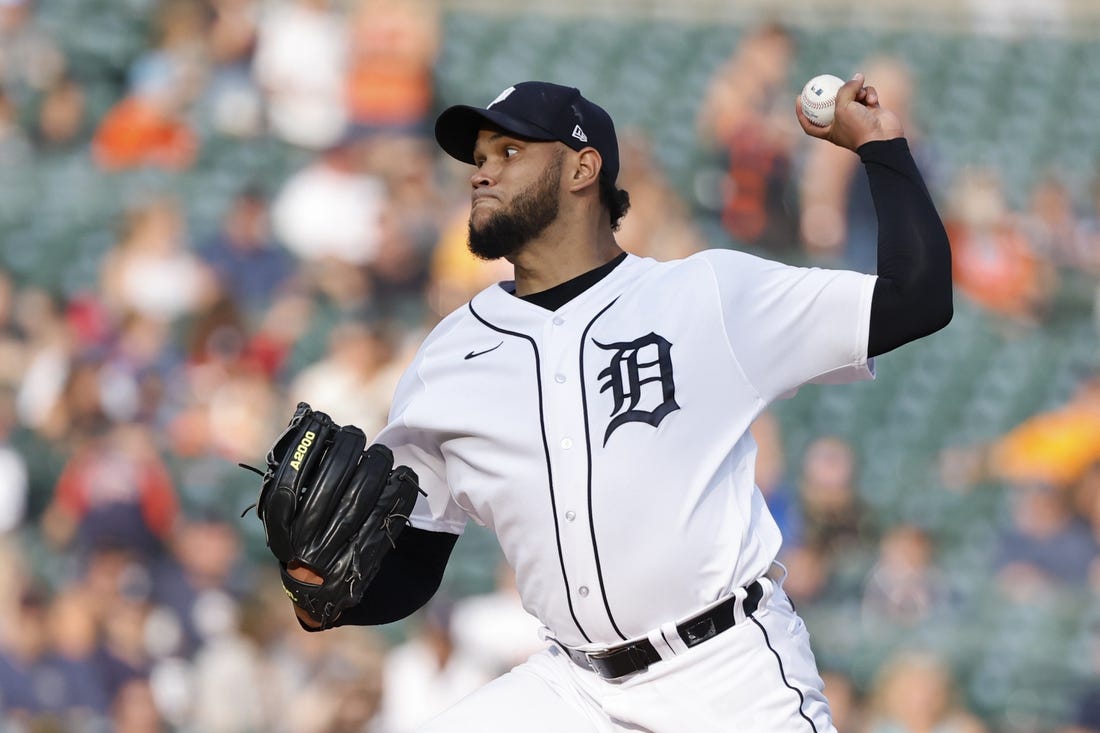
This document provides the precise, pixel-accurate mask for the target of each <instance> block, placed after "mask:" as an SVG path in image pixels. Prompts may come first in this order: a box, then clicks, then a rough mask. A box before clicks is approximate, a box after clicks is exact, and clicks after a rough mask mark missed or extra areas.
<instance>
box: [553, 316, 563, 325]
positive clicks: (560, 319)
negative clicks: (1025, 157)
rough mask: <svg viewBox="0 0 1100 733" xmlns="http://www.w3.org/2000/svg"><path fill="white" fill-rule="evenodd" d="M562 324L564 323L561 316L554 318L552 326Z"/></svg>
mask: <svg viewBox="0 0 1100 733" xmlns="http://www.w3.org/2000/svg"><path fill="white" fill-rule="evenodd" d="M563 323H565V319H564V318H562V317H561V316H554V325H555V326H560V325H561V324H563Z"/></svg>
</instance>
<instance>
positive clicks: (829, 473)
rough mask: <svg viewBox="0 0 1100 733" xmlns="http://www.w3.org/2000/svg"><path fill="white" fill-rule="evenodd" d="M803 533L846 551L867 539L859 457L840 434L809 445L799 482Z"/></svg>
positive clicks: (813, 540) (817, 542) (814, 541)
mask: <svg viewBox="0 0 1100 733" xmlns="http://www.w3.org/2000/svg"><path fill="white" fill-rule="evenodd" d="M798 492H799V499H800V503H801V513H802V518H803V530H802V531H803V536H804V538H805V541H806V542H808V543H810V544H813V545H815V546H818V547H824V548H827V549H829V550H830V551H831V550H843V549H845V548H847V547H852V546H858V545H860V544H861V543H862V542H863V541H864V540H866V539H867V536H866V534H865V533H864V531H865V529H866V526H865V525H866V519H865V517H864V509H863V505H862V502H861V500H860V498H859V491H858V490H857V487H856V456H855V451H854V450H853V449H852V446H851V444H850V443H848V441H846V440H844V439H843V438H840V437H838V436H830V435H826V436H821V437H818V438H815V439H814V440H813V441H812V442H811V443H810V445H809V446H808V447H807V448H806V453H805V455H804V456H803V459H802V473H801V475H800V477H799V483H798Z"/></svg>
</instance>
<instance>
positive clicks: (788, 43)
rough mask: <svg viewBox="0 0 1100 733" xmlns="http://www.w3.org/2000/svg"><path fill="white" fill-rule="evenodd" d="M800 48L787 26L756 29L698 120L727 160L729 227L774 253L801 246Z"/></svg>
mask: <svg viewBox="0 0 1100 733" xmlns="http://www.w3.org/2000/svg"><path fill="white" fill-rule="evenodd" d="M794 53H795V42H794V38H793V36H792V35H791V34H790V32H789V31H788V30H787V29H786V28H784V27H782V26H780V25H777V24H772V23H769V24H765V25H762V26H760V27H757V28H755V29H753V30H751V31H749V32H748V33H747V34H746V36H745V37H744V38H742V39H741V40H740V41H739V42H738V44H737V47H736V49H735V50H734V52H733V54H732V55H731V56H730V57H729V59H728V60H727V61H726V62H725V63H724V64H723V65H722V66H721V67H720V68H719V69H717V70H716V71H715V73H714V75H713V76H712V78H711V80H710V83H709V84H708V87H707V91H706V95H705V96H704V98H703V102H702V105H701V107H700V111H699V117H698V120H697V130H698V135H699V138H700V140H701V141H702V142H703V144H704V145H706V146H708V147H710V148H712V149H717V150H721V151H722V152H723V153H724V155H725V157H726V160H727V165H728V168H727V181H726V184H725V185H724V186H723V187H722V189H723V193H722V201H721V202H720V207H721V211H722V224H723V226H724V227H725V229H726V231H727V232H728V233H729V235H730V236H731V237H732V238H733V240H734V242H735V243H737V244H739V245H741V246H744V247H750V248H758V249H760V250H763V252H762V254H765V255H767V254H769V253H770V254H771V255H772V256H776V255H782V254H785V253H789V252H791V251H792V250H794V248H795V247H796V246H797V244H798V213H797V201H796V192H795V190H794V186H793V183H794V181H793V176H792V157H793V149H794V146H795V143H796V141H797V140H798V139H799V138H800V137H801V131H800V130H799V129H798V124H797V121H796V119H795V117H794V115H793V114H791V101H790V99H791V97H790V94H789V93H788V88H789V79H788V77H789V75H790V70H791V62H792V60H793V56H794ZM628 190H629V189H628ZM632 193H633V192H632Z"/></svg>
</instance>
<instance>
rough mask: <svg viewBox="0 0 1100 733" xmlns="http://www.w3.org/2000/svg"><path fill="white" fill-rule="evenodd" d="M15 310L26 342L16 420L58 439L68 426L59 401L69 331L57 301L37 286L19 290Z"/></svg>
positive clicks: (66, 374) (65, 380)
mask: <svg viewBox="0 0 1100 733" xmlns="http://www.w3.org/2000/svg"><path fill="white" fill-rule="evenodd" d="M15 311H16V322H17V324H18V328H19V329H20V330H21V331H22V333H23V334H24V338H25V343H26V346H27V350H26V356H25V360H24V362H23V365H24V368H23V380H22V381H21V382H20V383H19V385H18V391H17V392H16V398H15V405H16V411H17V413H18V416H19V421H20V423H22V424H23V425H26V426H28V427H30V428H31V429H33V430H34V431H35V432H36V433H38V434H40V435H41V436H42V437H47V438H51V439H54V440H61V439H62V438H63V437H65V436H66V434H67V432H68V429H69V425H67V424H66V423H65V418H66V415H65V412H64V405H63V404H62V402H63V399H64V397H63V395H64V392H65V389H66V385H67V383H68V382H69V369H70V360H71V358H72V352H73V349H74V340H73V338H72V333H71V332H70V330H69V329H68V328H67V326H66V323H65V321H64V319H63V317H62V313H61V310H60V308H59V307H58V303H57V302H56V301H55V300H54V298H52V297H51V296H50V295H49V294H48V293H46V292H45V291H44V290H42V289H40V288H30V287H28V288H24V289H23V290H22V291H20V293H19V295H18V296H17V302H16V305H15Z"/></svg>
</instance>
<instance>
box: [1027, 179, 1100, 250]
mask: <svg viewBox="0 0 1100 733" xmlns="http://www.w3.org/2000/svg"><path fill="white" fill-rule="evenodd" d="M1021 227H1022V228H1023V230H1024V231H1025V232H1026V234H1027V238H1028V241H1029V242H1030V244H1031V248H1032V251H1033V252H1034V253H1035V254H1036V255H1037V256H1038V257H1040V258H1041V259H1043V260H1045V261H1046V262H1049V263H1050V264H1052V265H1054V266H1055V267H1057V268H1060V269H1073V270H1076V269H1083V268H1086V267H1088V266H1089V265H1090V263H1091V261H1092V260H1093V259H1094V258H1095V255H1094V254H1092V253H1090V252H1088V251H1086V250H1084V249H1083V248H1082V244H1083V242H1082V241H1081V238H1080V237H1079V234H1078V232H1079V224H1078V220H1077V214H1076V212H1075V211H1074V208H1073V197H1072V196H1071V195H1070V191H1069V188H1068V187H1067V186H1066V184H1065V183H1064V182H1063V180H1062V179H1061V178H1060V177H1059V176H1058V175H1057V173H1048V174H1047V175H1045V176H1043V177H1041V178H1039V179H1037V180H1036V181H1035V183H1034V184H1033V185H1032V187H1031V192H1030V195H1029V197H1028V209H1027V211H1026V212H1024V214H1023V216H1022V221H1021Z"/></svg>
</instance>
